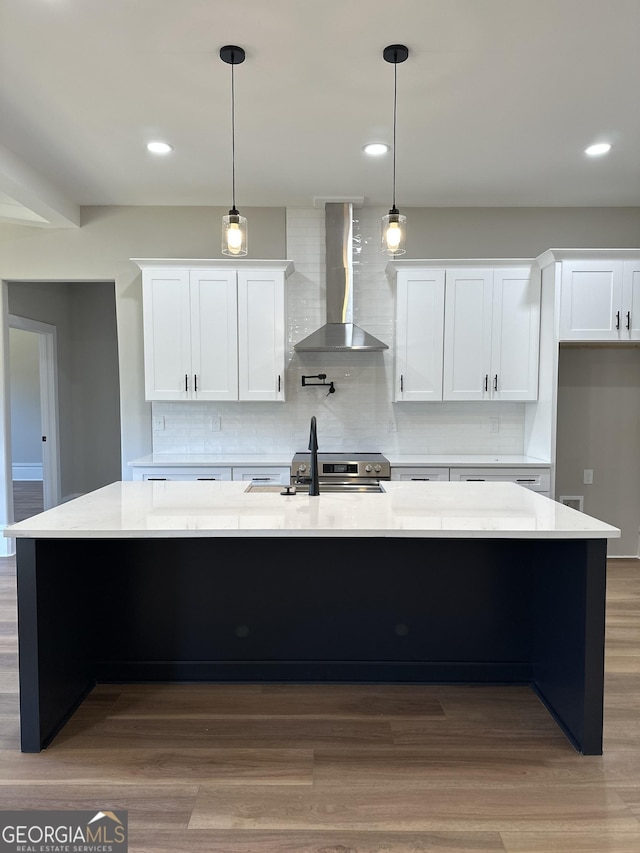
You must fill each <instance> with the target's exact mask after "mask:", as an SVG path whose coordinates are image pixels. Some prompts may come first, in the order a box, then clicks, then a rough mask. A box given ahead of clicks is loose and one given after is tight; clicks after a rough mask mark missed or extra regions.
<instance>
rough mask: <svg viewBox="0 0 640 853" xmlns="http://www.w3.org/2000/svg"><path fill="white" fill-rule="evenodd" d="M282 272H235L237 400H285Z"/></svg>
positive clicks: (284, 333) (284, 331)
mask: <svg viewBox="0 0 640 853" xmlns="http://www.w3.org/2000/svg"><path fill="white" fill-rule="evenodd" d="M284 296H285V294H284V275H283V274H279V275H277V276H275V275H274V274H273V272H271V271H269V270H251V271H244V270H242V271H240V272H238V381H239V397H238V399H240V400H279V401H280V400H284V369H285V355H286V348H285V335H286V326H285V299H284Z"/></svg>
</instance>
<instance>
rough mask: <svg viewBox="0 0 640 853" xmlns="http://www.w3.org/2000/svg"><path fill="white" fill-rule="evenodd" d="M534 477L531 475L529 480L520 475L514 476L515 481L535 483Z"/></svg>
mask: <svg viewBox="0 0 640 853" xmlns="http://www.w3.org/2000/svg"><path fill="white" fill-rule="evenodd" d="M535 481H536V480H535V477H531V478H530V479H529V480H525V479H524V478H522V477H516V483H535Z"/></svg>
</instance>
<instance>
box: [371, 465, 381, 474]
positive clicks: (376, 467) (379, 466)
mask: <svg viewBox="0 0 640 853" xmlns="http://www.w3.org/2000/svg"><path fill="white" fill-rule="evenodd" d="M373 470H374V471H375V472H376V474H379V473H380V471H382V465H375V466H374V468H373Z"/></svg>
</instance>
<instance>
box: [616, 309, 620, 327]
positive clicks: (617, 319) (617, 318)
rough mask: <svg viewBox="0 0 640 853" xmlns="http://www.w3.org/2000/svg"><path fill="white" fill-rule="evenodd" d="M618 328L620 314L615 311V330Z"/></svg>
mask: <svg viewBox="0 0 640 853" xmlns="http://www.w3.org/2000/svg"><path fill="white" fill-rule="evenodd" d="M619 328H620V312H619V311H616V329H619Z"/></svg>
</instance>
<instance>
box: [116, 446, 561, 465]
mask: <svg viewBox="0 0 640 853" xmlns="http://www.w3.org/2000/svg"><path fill="white" fill-rule="evenodd" d="M300 452H305V451H304V449H303V448H300ZM384 455H385V456H386V457H387V459H388V460H389V462H390V463H391V465H392V467H398V468H399V467H410V466H413V465H433V466H437V467H447V468H449V467H456V468H463V467H465V466H466V467H469V468H494V467H495V468H499V467H508V466H512V467H513V466H515V467H518V468H526V467H535V468H545V467H546V468H548V467H549V465H550V463H549V462H545V461H544V460H542V459H536V458H534V457H532V456H498V455H490V454H486V455H479V454H477V455H476V454H457V455H455V454H446V455H439V456H434V455H431V456H429V455H427V454H423V453H416V454H398V453H389V452H384ZM292 458H293V452H291V453H259V454H252V453H242V452H238V453H203V454H196V453H149V454H148V455H147V456H141V457H139V458H138V459H133V460H132V461H131V462H129V466H130V467H131V468H144V467H156V466H157V467H162V468H174V467H175V468H188V467H198V468H202V467H206V466H209V465H210V466H226V467H234V466H251V467H255V468H260V467H265V468H266V467H285V468H288V467H289V466H290V465H291V460H292Z"/></svg>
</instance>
